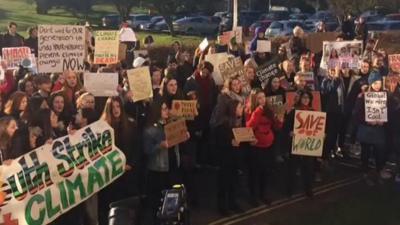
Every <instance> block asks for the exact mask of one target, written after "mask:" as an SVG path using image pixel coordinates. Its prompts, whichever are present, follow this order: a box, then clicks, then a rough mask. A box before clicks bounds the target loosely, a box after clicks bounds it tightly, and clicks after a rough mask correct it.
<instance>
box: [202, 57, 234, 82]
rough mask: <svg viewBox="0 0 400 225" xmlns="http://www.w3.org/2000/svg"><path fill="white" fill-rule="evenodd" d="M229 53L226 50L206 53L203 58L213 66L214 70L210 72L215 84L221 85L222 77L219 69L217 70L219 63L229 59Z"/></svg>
mask: <svg viewBox="0 0 400 225" xmlns="http://www.w3.org/2000/svg"><path fill="white" fill-rule="evenodd" d="M229 58H230V57H229V55H228V54H227V53H226V52H223V53H216V54H207V55H206V57H205V60H206V61H207V62H210V63H211V64H213V66H214V72H213V73H212V76H213V79H214V81H215V84H217V85H223V84H224V79H223V77H222V75H221V71H220V70H219V65H220V64H222V63H225V62H228V61H229Z"/></svg>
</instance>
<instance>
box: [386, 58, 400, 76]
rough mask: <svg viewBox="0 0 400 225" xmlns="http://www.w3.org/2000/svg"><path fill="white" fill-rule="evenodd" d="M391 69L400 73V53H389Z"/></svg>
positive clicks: (392, 71)
mask: <svg viewBox="0 0 400 225" xmlns="http://www.w3.org/2000/svg"><path fill="white" fill-rule="evenodd" d="M389 70H390V72H391V73H396V74H400V54H395V55H389Z"/></svg>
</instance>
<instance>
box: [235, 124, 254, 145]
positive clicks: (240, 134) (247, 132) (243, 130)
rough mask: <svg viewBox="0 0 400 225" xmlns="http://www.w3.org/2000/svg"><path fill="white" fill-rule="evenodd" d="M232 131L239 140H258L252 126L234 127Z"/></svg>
mask: <svg viewBox="0 0 400 225" xmlns="http://www.w3.org/2000/svg"><path fill="white" fill-rule="evenodd" d="M232 132H233V136H234V137H235V140H236V141H237V142H254V141H256V140H257V139H256V136H254V132H253V128H251V127H240V128H233V129H232Z"/></svg>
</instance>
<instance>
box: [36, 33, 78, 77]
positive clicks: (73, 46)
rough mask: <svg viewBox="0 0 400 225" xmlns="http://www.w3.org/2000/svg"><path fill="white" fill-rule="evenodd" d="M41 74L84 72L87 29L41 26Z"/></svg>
mask: <svg viewBox="0 0 400 225" xmlns="http://www.w3.org/2000/svg"><path fill="white" fill-rule="evenodd" d="M38 32H39V33H38V35H39V36H38V42H39V57H38V62H37V64H38V69H39V72H40V73H62V72H63V71H65V70H71V71H76V72H81V71H84V69H85V64H84V61H85V58H86V45H85V27H84V26H72V25H40V26H39V29H38Z"/></svg>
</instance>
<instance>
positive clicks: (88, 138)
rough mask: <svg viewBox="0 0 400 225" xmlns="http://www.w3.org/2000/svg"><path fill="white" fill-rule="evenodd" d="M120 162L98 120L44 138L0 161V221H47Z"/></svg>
mask: <svg viewBox="0 0 400 225" xmlns="http://www.w3.org/2000/svg"><path fill="white" fill-rule="evenodd" d="M84 146H86V147H84ZM88 146H90V147H88ZM67 151H69V152H70V154H68V153H67ZM125 164H126V158H125V155H124V153H123V152H122V151H121V150H120V149H118V147H116V146H115V136H114V130H113V129H112V127H110V126H109V125H108V124H107V123H106V122H105V121H103V120H99V121H97V122H95V123H92V124H90V125H89V126H86V127H84V128H82V129H80V130H77V131H76V132H75V133H74V134H73V135H68V136H64V137H60V138H57V139H55V140H53V141H52V143H51V144H48V143H46V144H45V145H43V146H41V147H39V148H36V149H35V150H33V151H31V152H29V153H27V154H25V155H22V156H20V157H18V158H16V159H13V160H12V162H11V164H10V165H2V166H0V183H1V184H2V188H1V190H0V196H1V202H0V205H1V206H0V207H1V217H0V223H1V224H14V225H15V224H18V225H31V224H50V223H51V222H52V221H54V220H55V219H57V218H58V217H59V216H61V215H62V214H64V213H67V212H68V211H70V210H71V209H73V208H74V207H76V206H77V205H79V204H80V203H82V202H84V201H86V200H87V199H89V198H90V197H91V196H93V195H94V194H96V193H97V192H99V191H100V190H102V189H103V188H105V187H106V186H108V185H109V184H111V183H113V182H114V181H115V180H116V179H118V178H119V177H120V176H122V175H123V174H124V172H125V170H124V168H125Z"/></svg>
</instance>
